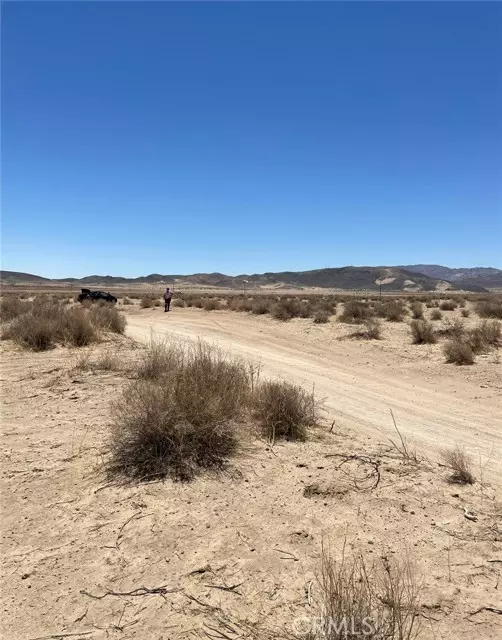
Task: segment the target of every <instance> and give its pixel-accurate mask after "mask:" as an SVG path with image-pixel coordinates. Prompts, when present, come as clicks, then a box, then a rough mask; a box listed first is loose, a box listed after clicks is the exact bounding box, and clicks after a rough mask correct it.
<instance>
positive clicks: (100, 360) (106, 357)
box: [74, 349, 122, 371]
mask: <svg viewBox="0 0 502 640" xmlns="http://www.w3.org/2000/svg"><path fill="white" fill-rule="evenodd" d="M74 369H78V370H80V371H120V370H121V369H122V359H121V357H120V355H119V354H118V353H116V352H114V351H112V350H110V349H106V350H105V351H102V352H100V353H99V354H98V356H97V357H96V358H92V359H91V356H90V354H89V353H82V354H81V355H80V356H79V357H78V358H77V359H76V362H75V366H74Z"/></svg>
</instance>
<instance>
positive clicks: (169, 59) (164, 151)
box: [2, 2, 502, 277]
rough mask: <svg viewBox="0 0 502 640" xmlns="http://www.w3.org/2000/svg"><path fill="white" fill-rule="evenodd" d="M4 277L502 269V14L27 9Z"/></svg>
mask: <svg viewBox="0 0 502 640" xmlns="http://www.w3.org/2000/svg"><path fill="white" fill-rule="evenodd" d="M2 23H3V24H2V36H3V37H2V49H3V50H2V60H3V69H2V120H3V121H2V133H3V140H2V145H3V146H2V165H3V166H2V174H3V175H2V179H3V193H2V196H3V202H2V204H3V221H2V235H3V260H2V262H3V265H2V266H3V268H4V269H10V270H15V271H28V272H32V273H38V274H41V275H45V276H49V277H64V276H83V275H88V274H91V273H99V274H111V275H123V276H139V275H145V274H148V273H152V272H157V273H193V272H198V271H199V272H200V271H223V272H226V273H230V274H236V273H244V272H246V273H249V272H261V271H267V270H268V271H272V270H282V269H291V270H297V269H298V270H299V269H310V268H320V267H326V266H341V265H346V264H355V265H381V264H387V265H390V264H403V263H408V264H409V263H415V262H426V263H429V262H430V263H442V264H446V265H449V266H475V265H476V266H477V265H485V266H486V265H491V266H497V267H501V266H502V260H501V257H500V256H501V254H502V252H501V251H500V245H501V239H502V223H501V218H502V193H501V178H502V156H501V149H502V5H501V4H499V3H485V2H464V3H449V2H448V3H431V2H427V3H426V2H424V3H421V2H420V3H408V2H402V3H383V2H376V3H370V4H367V3H358V2H356V3H338V2H336V3H325V2H323V3H309V2H305V3H291V4H290V3H218V4H214V3H200V4H199V3H195V4H194V3H190V2H186V3H170V2H152V3H148V2H146V3H145V2H134V3H133V2H124V3H122V2H110V3H108V2H53V3H45V2H33V3H30V2H7V3H4V4H3V20H2Z"/></svg>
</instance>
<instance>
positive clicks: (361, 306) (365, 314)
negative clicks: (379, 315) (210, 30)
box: [338, 300, 374, 324]
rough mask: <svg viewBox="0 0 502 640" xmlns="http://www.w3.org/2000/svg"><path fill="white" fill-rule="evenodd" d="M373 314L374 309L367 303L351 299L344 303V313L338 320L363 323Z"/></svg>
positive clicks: (348, 322)
mask: <svg viewBox="0 0 502 640" xmlns="http://www.w3.org/2000/svg"><path fill="white" fill-rule="evenodd" d="M373 315H374V312H373V310H372V309H371V308H370V307H369V305H367V304H366V303H364V302H360V301H359V300H349V301H348V302H346V303H345V304H344V306H343V313H342V314H341V315H340V317H339V318H338V320H339V321H340V322H346V323H347V324H361V323H363V322H365V321H366V320H369V319H370V318H371V317H373Z"/></svg>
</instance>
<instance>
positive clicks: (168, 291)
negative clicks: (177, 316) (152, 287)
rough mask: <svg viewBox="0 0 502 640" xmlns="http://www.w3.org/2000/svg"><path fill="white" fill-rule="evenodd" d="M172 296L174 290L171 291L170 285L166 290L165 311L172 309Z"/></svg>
mask: <svg viewBox="0 0 502 640" xmlns="http://www.w3.org/2000/svg"><path fill="white" fill-rule="evenodd" d="M172 297H173V292H172V291H171V289H169V287H167V289H166V290H165V292H164V313H165V312H166V311H169V310H170V309H169V308H170V306H171V299H172Z"/></svg>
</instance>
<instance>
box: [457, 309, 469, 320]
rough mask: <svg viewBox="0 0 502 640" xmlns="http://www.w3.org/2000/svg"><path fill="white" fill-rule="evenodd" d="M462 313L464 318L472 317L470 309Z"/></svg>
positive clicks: (463, 310)
mask: <svg viewBox="0 0 502 640" xmlns="http://www.w3.org/2000/svg"><path fill="white" fill-rule="evenodd" d="M460 313H461V314H462V318H468V317H469V316H470V315H471V312H470V311H469V309H462V311H461V312H460Z"/></svg>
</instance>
